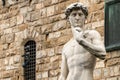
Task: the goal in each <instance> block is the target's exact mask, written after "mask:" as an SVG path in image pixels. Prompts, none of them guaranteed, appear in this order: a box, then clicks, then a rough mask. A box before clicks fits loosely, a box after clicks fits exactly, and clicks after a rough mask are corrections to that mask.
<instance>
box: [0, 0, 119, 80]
mask: <svg viewBox="0 0 120 80" xmlns="http://www.w3.org/2000/svg"><path fill="white" fill-rule="evenodd" d="M29 1H30V0H18V1H15V0H14V1H12V0H7V2H6V5H5V6H4V7H3V6H2V1H0V80H24V76H23V73H24V71H23V67H22V63H23V58H22V57H21V55H23V54H24V44H25V43H26V42H27V41H28V40H35V41H36V45H37V48H36V59H37V60H36V80H57V79H58V77H59V74H60V64H61V51H62V48H63V45H64V44H65V43H66V42H67V41H68V40H69V39H70V38H71V37H72V33H71V29H70V25H69V23H68V22H67V21H66V20H65V15H64V10H65V8H66V6H68V5H69V4H71V3H74V2H83V3H84V4H86V5H87V6H88V8H89V16H88V19H87V21H86V27H88V28H89V29H96V30H98V31H99V32H100V33H101V35H102V38H103V36H104V1H103V0H31V2H29ZM118 53H119V51H116V52H112V53H110V54H107V57H106V63H105V64H106V65H107V66H108V67H105V65H104V61H101V60H99V59H98V60H97V63H96V69H95V71H94V78H95V80H120V78H118V76H119V75H120V67H119V62H120V60H119V56H120V55H119V54H118Z"/></svg>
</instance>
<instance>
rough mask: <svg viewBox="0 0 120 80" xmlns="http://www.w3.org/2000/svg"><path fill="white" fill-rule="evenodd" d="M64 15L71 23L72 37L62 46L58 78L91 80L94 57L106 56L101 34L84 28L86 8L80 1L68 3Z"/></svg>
mask: <svg viewBox="0 0 120 80" xmlns="http://www.w3.org/2000/svg"><path fill="white" fill-rule="evenodd" d="M65 15H66V19H67V20H68V21H69V22H70V24H71V29H72V33H73V38H72V39H71V40H70V41H68V42H67V43H66V44H65V45H64V47H63V51H62V63H61V75H60V77H59V80H93V70H94V67H95V63H96V58H100V59H105V56H106V51H105V47H104V44H103V42H102V41H101V35H100V34H99V32H97V31H96V30H87V29H86V28H85V26H84V25H85V20H86V18H87V16H88V10H87V7H86V6H84V5H83V4H82V3H79V2H77V3H73V4H71V5H69V6H68V7H67V8H66V10H65Z"/></svg>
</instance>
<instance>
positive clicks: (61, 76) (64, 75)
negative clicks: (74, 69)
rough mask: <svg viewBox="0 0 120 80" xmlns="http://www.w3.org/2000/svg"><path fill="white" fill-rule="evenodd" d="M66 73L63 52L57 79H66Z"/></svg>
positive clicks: (65, 60) (65, 61)
mask: <svg viewBox="0 0 120 80" xmlns="http://www.w3.org/2000/svg"><path fill="white" fill-rule="evenodd" d="M67 75H68V66H67V59H66V56H65V54H64V52H63V53H62V63H61V74H60V77H59V80H66V78H67Z"/></svg>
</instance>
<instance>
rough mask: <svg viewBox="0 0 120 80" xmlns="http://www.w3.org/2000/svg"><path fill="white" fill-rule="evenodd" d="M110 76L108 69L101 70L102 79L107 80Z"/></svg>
mask: <svg viewBox="0 0 120 80" xmlns="http://www.w3.org/2000/svg"><path fill="white" fill-rule="evenodd" d="M109 76H110V69H109V67H107V68H103V78H107V77H109Z"/></svg>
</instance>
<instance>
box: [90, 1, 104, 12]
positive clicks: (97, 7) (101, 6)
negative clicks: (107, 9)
mask: <svg viewBox="0 0 120 80" xmlns="http://www.w3.org/2000/svg"><path fill="white" fill-rule="evenodd" d="M94 1H97V0H94ZM102 9H104V2H101V3H99V4H91V6H90V7H89V9H88V10H89V12H95V11H98V10H102Z"/></svg>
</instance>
